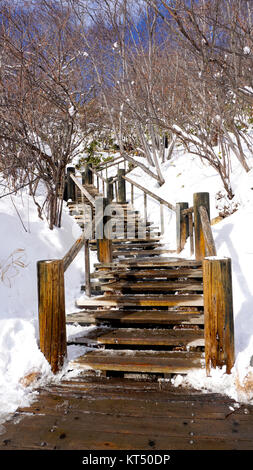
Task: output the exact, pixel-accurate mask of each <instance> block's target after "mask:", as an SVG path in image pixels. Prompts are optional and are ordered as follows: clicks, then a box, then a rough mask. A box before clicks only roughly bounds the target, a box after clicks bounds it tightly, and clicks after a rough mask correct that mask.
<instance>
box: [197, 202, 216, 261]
mask: <svg viewBox="0 0 253 470" xmlns="http://www.w3.org/2000/svg"><path fill="white" fill-rule="evenodd" d="M199 215H200V219H201V224H202V229H203V233H204V238H205V243H206V252H207V256H217V251H216V246H215V242H214V238H213V233H212V229H211V224H210V220H209V217H208V213H207V210H206V207H205V206H200V207H199Z"/></svg>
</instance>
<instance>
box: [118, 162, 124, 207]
mask: <svg viewBox="0 0 253 470" xmlns="http://www.w3.org/2000/svg"><path fill="white" fill-rule="evenodd" d="M125 173H126V172H125V170H124V168H119V170H118V202H119V203H121V204H125V202H126V180H125V179H124V178H123V176H125Z"/></svg>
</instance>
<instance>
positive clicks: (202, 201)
mask: <svg viewBox="0 0 253 470" xmlns="http://www.w3.org/2000/svg"><path fill="white" fill-rule="evenodd" d="M200 206H204V207H205V208H206V210H207V214H208V217H209V219H210V202H209V193H204V192H203V193H195V194H194V195H193V212H194V234H195V257H196V260H202V259H203V258H205V256H206V255H207V253H206V243H205V237H204V232H203V227H202V223H201V217H200V213H199V207H200Z"/></svg>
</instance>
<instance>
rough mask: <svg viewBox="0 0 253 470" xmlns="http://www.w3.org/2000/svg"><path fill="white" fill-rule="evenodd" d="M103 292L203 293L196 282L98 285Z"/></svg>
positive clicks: (127, 282) (200, 285)
mask: <svg viewBox="0 0 253 470" xmlns="http://www.w3.org/2000/svg"><path fill="white" fill-rule="evenodd" d="M100 286H101V290H102V291H103V292H115V291H122V292H124V291H130V292H143V291H157V292H159V291H162V292H164V291H165V292H166V291H180V292H191V291H196V292H203V284H202V283H201V282H196V281H179V282H175V281H174V282H173V281H170V282H169V281H167V282H166V281H161V280H158V281H153V280H152V281H146V282H144V281H139V282H134V283H132V282H129V281H120V282H117V281H116V282H108V283H106V284H102V283H101V284H100Z"/></svg>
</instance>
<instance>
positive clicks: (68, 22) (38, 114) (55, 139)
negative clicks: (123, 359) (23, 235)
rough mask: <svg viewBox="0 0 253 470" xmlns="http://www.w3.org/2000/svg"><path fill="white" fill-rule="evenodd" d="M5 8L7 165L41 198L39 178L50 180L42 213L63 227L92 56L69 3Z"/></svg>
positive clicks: (2, 112) (3, 133) (0, 136)
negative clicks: (81, 39)
mask: <svg viewBox="0 0 253 470" xmlns="http://www.w3.org/2000/svg"><path fill="white" fill-rule="evenodd" d="M38 3H39V5H38ZM1 13H2V15H1V17H2V22H1V36H0V41H1V67H0V73H1V81H0V87H1V88H0V90H1V101H0V146H1V150H2V155H4V160H3V161H2V167H3V169H4V170H5V175H6V177H9V176H10V175H13V178H14V179H15V180H16V181H17V177H18V178H19V179H20V180H21V181H22V180H23V181H25V182H27V181H29V182H30V190H31V192H32V194H33V195H34V197H35V196H36V186H34V185H33V183H34V182H36V181H37V179H38V178H39V180H40V181H43V183H44V185H45V188H46V195H45V201H44V204H43V207H40V208H39V210H40V215H42V212H43V210H46V214H47V218H48V220H49V226H50V228H51V229H52V228H53V227H54V226H55V225H56V226H60V224H61V213H62V200H63V189H64V175H65V168H66V166H67V165H68V164H69V163H70V162H71V160H72V159H73V157H74V156H75V155H76V153H77V152H80V145H81V143H82V141H83V139H84V136H85V132H86V130H85V119H84V116H85V112H84V110H85V111H86V113H87V112H89V109H90V108H89V106H86V103H87V100H88V98H89V97H90V91H91V87H92V85H91V84H89V83H88V81H87V82H85V77H86V76H87V75H88V66H87V57H86V56H85V55H84V54H83V51H80V49H79V41H78V39H79V38H78V34H77V29H76V25H75V23H74V22H73V19H72V17H71V10H70V9H69V8H67V6H66V5H65V3H64V5H61V4H60V3H57V4H56V5H55V4H54V2H50V1H46V0H41V1H40V2H37V4H36V8H35V9H30V8H28V9H27V8H26V7H21V6H19V10H18V14H17V12H16V11H15V9H14V8H13V7H12V6H6V7H5V8H4V7H3V8H2V12H1ZM86 108H87V109H86ZM86 117H87V116H86ZM38 207H39V206H38Z"/></svg>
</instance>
